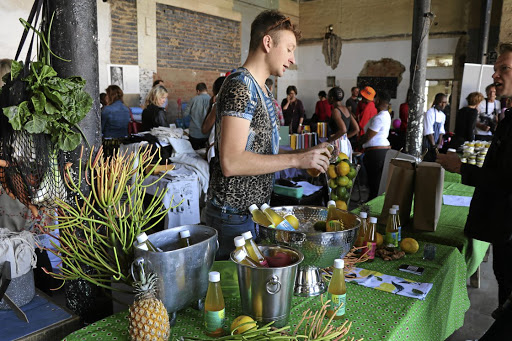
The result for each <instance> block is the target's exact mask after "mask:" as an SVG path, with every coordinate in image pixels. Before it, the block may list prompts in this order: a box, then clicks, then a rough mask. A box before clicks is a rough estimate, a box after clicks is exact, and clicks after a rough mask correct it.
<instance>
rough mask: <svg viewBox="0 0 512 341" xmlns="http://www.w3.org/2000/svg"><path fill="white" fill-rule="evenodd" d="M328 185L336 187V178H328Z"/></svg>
mask: <svg viewBox="0 0 512 341" xmlns="http://www.w3.org/2000/svg"><path fill="white" fill-rule="evenodd" d="M329 187H330V188H336V187H338V183H337V182H336V179H330V180H329Z"/></svg>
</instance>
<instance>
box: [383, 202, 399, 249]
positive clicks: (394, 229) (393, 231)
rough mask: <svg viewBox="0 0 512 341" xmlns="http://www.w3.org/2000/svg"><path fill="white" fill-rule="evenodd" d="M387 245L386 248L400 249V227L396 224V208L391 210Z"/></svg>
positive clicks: (387, 229) (387, 227)
mask: <svg viewBox="0 0 512 341" xmlns="http://www.w3.org/2000/svg"><path fill="white" fill-rule="evenodd" d="M385 244H386V246H391V247H398V226H397V223H396V210H395V209H394V208H390V209H389V216H388V223H387V224H386V237H385Z"/></svg>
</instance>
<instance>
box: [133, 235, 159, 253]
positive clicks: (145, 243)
mask: <svg viewBox="0 0 512 341" xmlns="http://www.w3.org/2000/svg"><path fill="white" fill-rule="evenodd" d="M136 238H137V242H138V243H139V244H138V245H137V247H138V248H139V249H142V250H146V251H150V252H162V249H160V248H158V247H156V246H155V245H153V243H151V242H150V241H149V239H148V235H147V234H146V232H142V233H141V234H139V235H138V236H137V237H136Z"/></svg>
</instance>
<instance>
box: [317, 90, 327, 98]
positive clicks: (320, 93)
mask: <svg viewBox="0 0 512 341" xmlns="http://www.w3.org/2000/svg"><path fill="white" fill-rule="evenodd" d="M318 97H325V98H327V94H326V93H325V91H323V90H322V91H319V92H318Z"/></svg>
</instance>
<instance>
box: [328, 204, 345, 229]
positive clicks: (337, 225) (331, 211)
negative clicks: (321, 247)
mask: <svg viewBox="0 0 512 341" xmlns="http://www.w3.org/2000/svg"><path fill="white" fill-rule="evenodd" d="M325 229H326V231H327V232H337V231H341V230H343V226H342V224H341V222H340V220H339V217H338V216H337V211H336V202H335V201H334V200H329V201H328V202H327V218H326V219H325Z"/></svg>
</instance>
